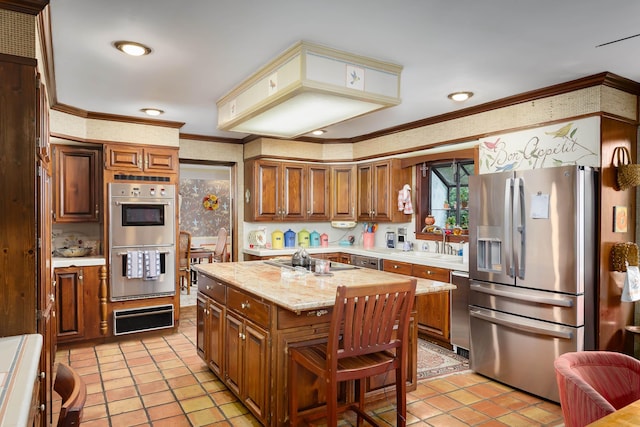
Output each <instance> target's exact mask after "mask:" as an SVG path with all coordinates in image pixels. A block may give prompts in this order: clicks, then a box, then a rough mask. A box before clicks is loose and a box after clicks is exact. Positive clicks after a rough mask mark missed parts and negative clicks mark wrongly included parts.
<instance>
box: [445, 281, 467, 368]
mask: <svg viewBox="0 0 640 427" xmlns="http://www.w3.org/2000/svg"><path fill="white" fill-rule="evenodd" d="M451 283H453V284H454V285H456V289H454V290H452V291H451V299H450V301H451V302H450V304H451V344H453V345H454V346H456V347H457V348H456V353H458V354H460V355H462V356H465V357H468V356H469V353H468V352H469V273H467V272H464V271H453V272H452V273H451ZM461 350H463V351H461Z"/></svg>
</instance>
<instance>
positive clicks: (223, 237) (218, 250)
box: [213, 227, 227, 262]
mask: <svg viewBox="0 0 640 427" xmlns="http://www.w3.org/2000/svg"><path fill="white" fill-rule="evenodd" d="M213 262H227V229H226V228H224V227H222V228H221V229H220V230H218V240H217V241H216V247H215V249H214V250H213Z"/></svg>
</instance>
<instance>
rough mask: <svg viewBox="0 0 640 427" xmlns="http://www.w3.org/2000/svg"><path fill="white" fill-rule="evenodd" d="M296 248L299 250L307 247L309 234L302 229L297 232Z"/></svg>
mask: <svg viewBox="0 0 640 427" xmlns="http://www.w3.org/2000/svg"><path fill="white" fill-rule="evenodd" d="M298 246H300V247H301V248H308V247H309V232H308V231H307V230H305V229H304V228H303V229H302V230H300V231H298Z"/></svg>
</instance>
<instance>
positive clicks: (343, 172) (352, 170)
mask: <svg viewBox="0 0 640 427" xmlns="http://www.w3.org/2000/svg"><path fill="white" fill-rule="evenodd" d="M331 194H332V199H331V219H332V220H333V221H355V220H356V200H357V197H358V188H357V185H356V166H355V165H335V166H332V167H331Z"/></svg>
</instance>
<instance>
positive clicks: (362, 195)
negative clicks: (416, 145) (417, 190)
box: [358, 159, 411, 222]
mask: <svg viewBox="0 0 640 427" xmlns="http://www.w3.org/2000/svg"><path fill="white" fill-rule="evenodd" d="M405 184H411V169H410V168H405V169H402V168H401V167H400V160H399V159H388V160H381V161H377V162H371V163H363V164H360V165H358V221H377V222H408V221H410V220H411V218H410V216H409V215H406V214H404V213H403V212H402V211H399V210H398V205H397V200H398V192H399V191H400V190H401V189H402V187H403V186H404V185H405Z"/></svg>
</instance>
